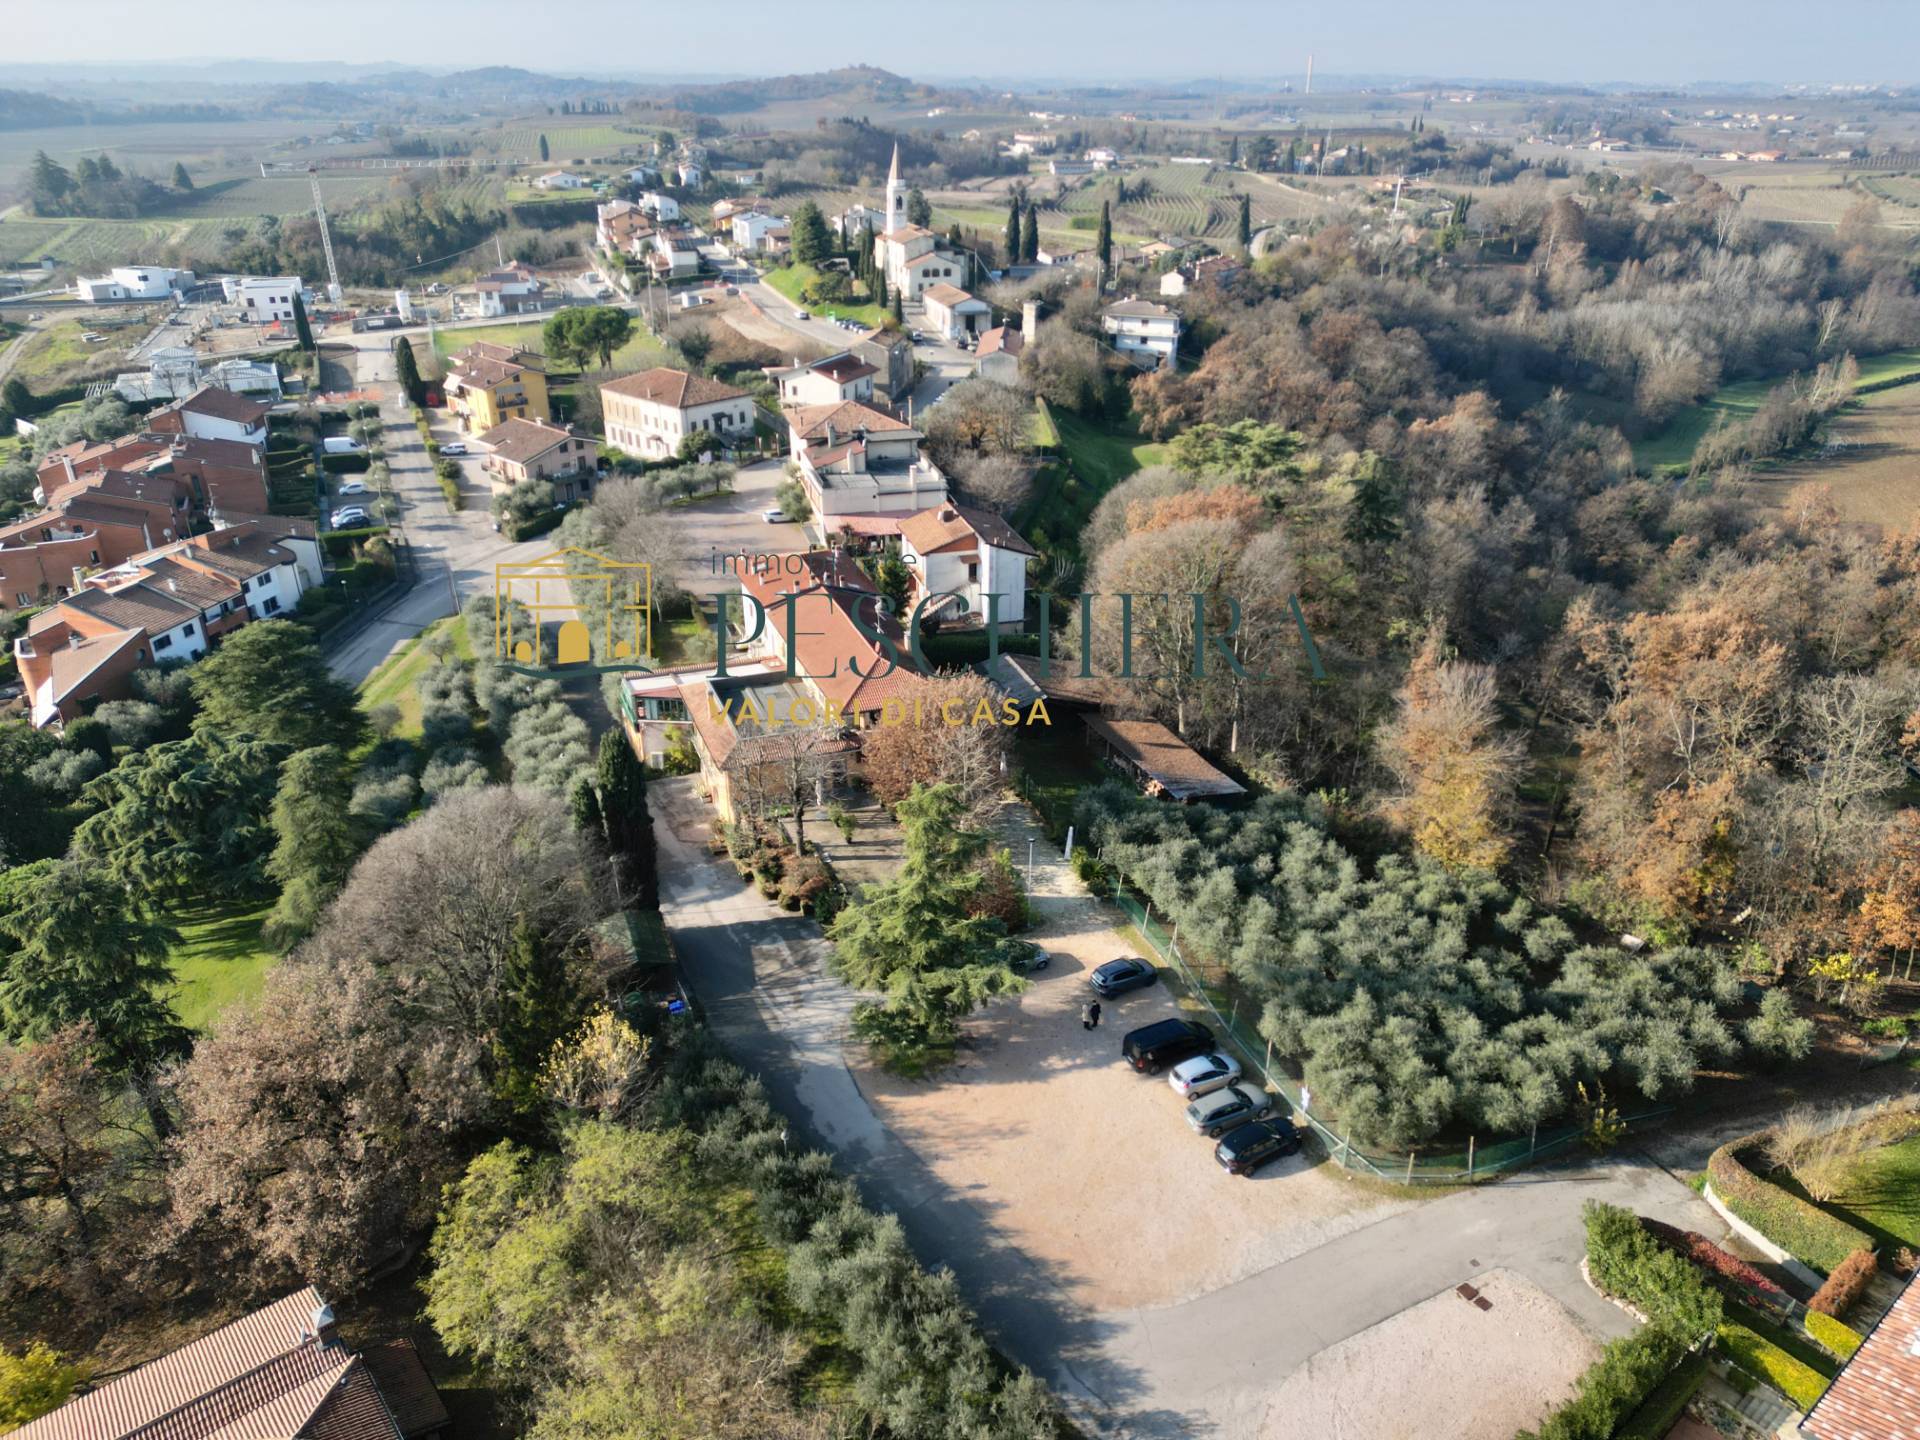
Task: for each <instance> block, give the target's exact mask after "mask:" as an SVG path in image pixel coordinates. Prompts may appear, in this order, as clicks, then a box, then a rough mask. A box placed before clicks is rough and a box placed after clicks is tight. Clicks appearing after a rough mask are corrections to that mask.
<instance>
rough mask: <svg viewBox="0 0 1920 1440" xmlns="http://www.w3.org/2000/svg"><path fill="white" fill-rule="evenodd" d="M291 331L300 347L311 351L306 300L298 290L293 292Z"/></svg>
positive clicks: (311, 343) (310, 326) (311, 333)
mask: <svg viewBox="0 0 1920 1440" xmlns="http://www.w3.org/2000/svg"><path fill="white" fill-rule="evenodd" d="M293 333H294V338H295V339H296V340H297V341H298V342H299V345H300V348H301V349H302V350H305V351H307V352H308V353H309V354H311V353H312V351H313V326H312V325H310V324H308V323H307V302H306V301H305V300H304V299H302V298H301V296H300V292H299V291H297V290H296V291H294V294H293Z"/></svg>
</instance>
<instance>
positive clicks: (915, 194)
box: [907, 185, 933, 229]
mask: <svg viewBox="0 0 1920 1440" xmlns="http://www.w3.org/2000/svg"><path fill="white" fill-rule="evenodd" d="M907 223H908V224H909V225H918V226H920V227H921V228H922V229H925V228H926V227H927V226H929V225H931V224H933V206H931V205H929V204H928V203H927V197H926V196H925V195H922V194H921V193H920V187H919V186H918V185H916V186H914V187H913V189H911V190H909V191H908V192H907Z"/></svg>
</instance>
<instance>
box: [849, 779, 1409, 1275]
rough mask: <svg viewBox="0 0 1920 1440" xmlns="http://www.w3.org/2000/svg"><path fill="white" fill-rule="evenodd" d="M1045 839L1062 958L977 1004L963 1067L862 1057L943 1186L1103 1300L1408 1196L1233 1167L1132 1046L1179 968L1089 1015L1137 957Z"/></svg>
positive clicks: (1278, 1166) (1297, 1164)
mask: <svg viewBox="0 0 1920 1440" xmlns="http://www.w3.org/2000/svg"><path fill="white" fill-rule="evenodd" d="M1024 824H1025V820H1024V811H1022V810H1021V809H1020V808H1019V807H1017V806H1009V807H1008V811H1007V813H1006V816H1005V818H1004V819H1003V826H1002V828H1003V833H1004V834H1005V836H1006V839H1007V841H1008V842H1009V848H1011V849H1012V850H1013V853H1014V855H1015V857H1016V859H1020V860H1024V858H1025V856H1026V853H1027V847H1026V842H1025V839H1024V838H1023V836H1022V833H1021V827H1022V826H1023V825H1024ZM1038 850H1039V854H1040V856H1041V857H1042V858H1041V861H1040V864H1039V866H1038V867H1037V869H1036V873H1035V879H1034V884H1033V893H1034V900H1035V905H1036V909H1037V911H1038V914H1039V924H1038V925H1037V926H1036V928H1035V930H1034V931H1033V932H1031V934H1030V936H1029V938H1031V939H1034V940H1036V941H1038V942H1039V943H1041V944H1043V945H1045V946H1046V948H1047V949H1048V950H1049V951H1050V952H1052V953H1053V955H1054V957H1055V958H1054V960H1053V963H1052V964H1051V966H1050V967H1049V968H1048V969H1047V970H1046V971H1044V972H1043V973H1041V974H1040V975H1038V976H1036V977H1035V980H1034V984H1033V986H1032V988H1030V989H1029V990H1028V991H1027V993H1026V994H1025V995H1023V996H1021V997H1019V998H1018V999H1017V1000H1013V1001H1008V1002H1004V1003H1001V1004H998V1005H996V1006H994V1007H993V1008H992V1009H990V1010H988V1011H986V1012H984V1013H982V1014H981V1015H979V1016H976V1017H975V1018H974V1020H973V1021H971V1022H970V1023H969V1026H968V1043H967V1045H966V1046H965V1048H963V1050H962V1051H961V1057H960V1060H959V1062H958V1063H957V1064H956V1065H954V1066H953V1067H952V1068H950V1069H949V1070H946V1071H944V1072H942V1073H941V1074H940V1075H938V1076H937V1077H935V1078H934V1079H932V1080H930V1081H925V1082H917V1081H908V1080H902V1079H900V1078H899V1077H897V1076H893V1075H889V1074H887V1073H885V1072H883V1071H880V1070H878V1069H876V1068H874V1067H873V1066H872V1065H870V1064H868V1063H866V1062H865V1061H864V1060H863V1059H862V1058H861V1057H860V1055H859V1054H858V1053H857V1051H850V1053H849V1056H848V1059H849V1063H850V1064H851V1065H852V1066H853V1068H854V1074H855V1078H856V1079H857V1080H858V1081H859V1084H860V1086H861V1088H862V1089H863V1090H864V1091H865V1092H866V1094H867V1095H868V1097H869V1099H870V1100H871V1101H872V1103H873V1104H874V1107H875V1109H876V1110H877V1111H878V1112H879V1114H880V1115H881V1118H882V1119H883V1120H884V1121H885V1122H886V1124H887V1125H888V1126H889V1127H890V1128H891V1129H892V1130H893V1131H894V1133H895V1134H897V1135H898V1136H899V1137H900V1138H901V1139H902V1140H905V1141H906V1142H907V1143H908V1144H910V1145H911V1146H912V1147H913V1148H914V1150H915V1151H916V1152H917V1153H918V1154H919V1155H920V1156H922V1157H923V1158H924V1159H925V1160H926V1162H927V1164H928V1165H929V1166H931V1167H932V1168H933V1170H934V1171H935V1172H936V1173H937V1174H938V1176H939V1177H940V1179H941V1180H942V1181H944V1182H945V1183H946V1184H947V1185H949V1186H950V1187H952V1189H953V1190H954V1191H955V1192H956V1193H959V1194H964V1195H967V1196H970V1197H971V1198H972V1199H973V1202H974V1203H975V1204H976V1205H977V1206H979V1207H980V1208H981V1209H982V1210H983V1211H984V1212H985V1213H986V1214H987V1215H988V1217H989V1219H990V1220H991V1222H992V1223H993V1224H994V1225H995V1226H996V1227H997V1228H999V1229H1001V1230H1002V1231H1004V1232H1005V1234H1006V1235H1007V1236H1008V1238H1009V1239H1010V1240H1011V1241H1012V1242H1013V1243H1014V1244H1015V1245H1016V1246H1018V1247H1019V1248H1020V1249H1021V1250H1022V1251H1023V1252H1024V1253H1026V1254H1027V1255H1029V1256H1031V1257H1033V1259H1034V1260H1035V1261H1036V1262H1038V1263H1039V1264H1041V1265H1043V1266H1045V1267H1046V1268H1047V1269H1048V1270H1049V1271H1050V1272H1051V1273H1052V1275H1053V1277H1054V1278H1055V1279H1056V1281H1057V1282H1058V1283H1059V1284H1060V1285H1061V1286H1062V1287H1063V1288H1064V1289H1065V1290H1066V1291H1067V1293H1068V1294H1069V1295H1070V1296H1071V1297H1072V1298H1073V1299H1074V1300H1076V1301H1078V1302H1079V1303H1080V1304H1083V1305H1085V1306H1087V1307H1089V1308H1090V1309H1093V1310H1095V1311H1109V1310H1120V1309H1136V1308H1142V1307H1151V1306H1158V1305H1168V1304H1173V1303H1175V1302H1177V1301H1180V1300H1183V1299H1186V1298H1188V1297H1190V1296H1193V1295H1197V1294H1202V1293H1204V1292H1206V1291H1209V1290H1213V1289H1216V1288H1218V1287H1219V1286H1222V1285H1226V1284H1230V1283H1232V1282H1233V1281H1235V1280H1238V1279H1241V1278H1243V1277H1244V1276H1247V1275H1251V1274H1254V1273H1256V1272H1257V1271H1260V1270H1263V1269H1265V1268H1267V1267H1268V1266H1270V1265H1275V1264H1278V1263H1279V1262H1281V1261H1283V1260H1286V1259H1288V1258H1290V1257H1292V1256H1294V1255H1298V1254H1300V1253H1301V1252H1303V1251H1305V1250H1309V1249H1311V1248H1313V1247H1314V1246H1316V1245H1320V1244H1322V1243H1324V1242H1325V1241H1327V1240H1330V1239H1332V1238H1333V1237H1335V1236H1336V1235H1341V1234H1344V1233H1346V1232H1347V1231H1350V1230H1353V1229H1357V1228H1358V1227H1360V1226H1362V1225H1366V1224H1369V1223H1371V1222H1373V1221H1375V1220H1380V1219H1383V1218H1385V1217H1386V1216H1388V1215H1391V1214H1393V1213H1395V1212H1396V1211H1398V1210H1402V1209H1406V1208H1408V1206H1409V1205H1410V1204H1411V1203H1412V1202H1408V1201H1401V1200H1388V1199H1383V1198H1382V1197H1380V1196H1379V1195H1377V1194H1375V1193H1374V1192H1372V1191H1370V1190H1366V1189H1363V1188H1362V1187H1361V1186H1359V1185H1358V1184H1356V1183H1354V1182H1351V1181H1349V1180H1347V1179H1346V1178H1345V1177H1344V1176H1343V1175H1342V1174H1341V1173H1340V1172H1339V1171H1338V1170H1336V1169H1334V1168H1333V1167H1332V1166H1327V1165H1322V1166H1318V1167H1315V1166H1313V1165H1311V1164H1310V1163H1309V1162H1308V1161H1307V1160H1306V1159H1303V1158H1302V1157H1299V1156H1294V1157H1292V1158H1289V1159H1285V1160H1278V1161H1275V1162H1273V1163H1271V1164H1269V1165H1268V1166H1267V1167H1266V1168H1265V1169H1263V1170H1261V1171H1260V1172H1259V1173H1258V1174H1257V1175H1255V1176H1253V1177H1252V1178H1238V1177H1234V1176H1230V1175H1228V1174H1227V1173H1226V1172H1225V1171H1224V1170H1222V1169H1221V1168H1220V1167H1219V1166H1218V1165H1217V1164H1216V1163H1215V1162H1214V1159H1213V1145H1212V1142H1210V1141H1207V1140H1203V1139H1202V1138H1200V1137H1199V1136H1198V1135H1196V1134H1194V1133H1193V1131H1192V1130H1190V1129H1189V1128H1188V1127H1187V1124H1186V1120H1185V1117H1184V1116H1183V1114H1182V1110H1183V1108H1184V1102H1183V1101H1182V1100H1181V1099H1180V1097H1179V1096H1177V1095H1175V1094H1174V1093H1173V1091H1172V1090H1171V1089H1170V1088H1169V1087H1168V1085H1167V1081H1166V1077H1165V1076H1164V1075H1162V1076H1156V1077H1149V1076H1145V1075H1136V1074H1135V1073H1134V1072H1133V1071H1132V1070H1131V1069H1130V1068H1129V1067H1128V1065H1127V1064H1126V1062H1125V1061H1124V1060H1122V1059H1121V1057H1120V1041H1121V1037H1122V1036H1123V1035H1124V1034H1125V1033H1126V1032H1127V1031H1128V1030H1131V1029H1134V1028H1136V1027H1138V1026H1141V1025H1145V1024H1148V1023H1150V1022H1152V1021H1154V1020H1159V1019H1162V1018H1164V1017H1166V1016H1169V1015H1173V1014H1175V1013H1177V1007H1176V1004H1175V1000H1174V996H1173V994H1172V993H1171V992H1170V991H1169V989H1168V988H1167V986H1166V984H1165V983H1164V979H1163V981H1162V983H1160V984H1157V985H1155V986H1153V987H1152V988H1150V989H1146V990H1136V991H1134V992H1132V993H1131V994H1128V995H1125V996H1122V997H1121V998H1119V999H1117V1000H1113V1001H1107V1002H1103V1009H1104V1013H1103V1015H1102V1018H1101V1023H1100V1028H1099V1029H1098V1030H1096V1031H1093V1032H1091V1033H1089V1032H1087V1031H1085V1030H1083V1029H1082V1028H1081V1024H1080V1009H1081V1006H1082V1005H1084V1004H1085V1003H1086V1001H1087V1000H1088V999H1089V998H1090V993H1091V992H1089V991H1088V989H1087V985H1086V977H1087V973H1088V972H1089V971H1090V970H1092V969H1093V967H1094V966H1096V965H1100V964H1103V963H1105V962H1106V961H1108V960H1112V959H1114V958H1116V957H1117V956H1120V955H1124V954H1129V953H1137V952H1135V951H1133V950H1132V949H1131V948H1130V947H1129V946H1128V944H1127V942H1126V941H1125V940H1124V939H1122V938H1121V937H1120V936H1119V935H1117V934H1115V933H1114V931H1113V930H1112V928H1111V926H1112V922H1113V914H1112V912H1111V911H1109V910H1108V909H1107V908H1106V907H1104V906H1102V905H1101V904H1099V903H1098V902H1096V901H1094V900H1091V899H1089V898H1087V897H1086V896H1085V894H1084V892H1082V891H1081V890H1080V887H1079V884H1078V882H1077V881H1076V880H1074V878H1073V876H1072V874H1071V872H1070V871H1069V870H1068V869H1067V867H1066V866H1065V865H1063V864H1061V863H1059V861H1058V860H1057V859H1051V860H1049V859H1048V858H1046V857H1047V856H1048V847H1047V846H1046V844H1045V842H1044V840H1043V841H1042V844H1041V845H1040V846H1039V847H1038ZM1242 1058H1243V1059H1244V1057H1242Z"/></svg>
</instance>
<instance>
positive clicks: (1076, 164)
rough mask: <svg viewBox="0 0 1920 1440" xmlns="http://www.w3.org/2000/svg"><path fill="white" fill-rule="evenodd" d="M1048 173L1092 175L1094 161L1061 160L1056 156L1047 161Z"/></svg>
mask: <svg viewBox="0 0 1920 1440" xmlns="http://www.w3.org/2000/svg"><path fill="white" fill-rule="evenodd" d="M1047 173H1048V174H1049V175H1091V174H1092V173H1093V162H1092V161H1091V160H1061V159H1059V158H1057V157H1056V158H1054V159H1052V160H1049V161H1048V162H1047Z"/></svg>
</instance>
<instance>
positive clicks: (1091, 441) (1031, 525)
mask: <svg viewBox="0 0 1920 1440" xmlns="http://www.w3.org/2000/svg"><path fill="white" fill-rule="evenodd" d="M1052 419H1053V427H1054V431H1055V434H1056V436H1057V437H1058V438H1057V442H1056V443H1057V445H1058V449H1059V453H1060V454H1061V455H1062V456H1063V457H1064V458H1065V459H1066V461H1067V462H1068V464H1067V465H1059V464H1054V465H1046V466H1043V467H1042V468H1041V471H1040V475H1039V479H1038V480H1037V482H1036V483H1035V485H1034V487H1033V497H1032V499H1030V500H1028V502H1027V504H1026V507H1025V509H1023V510H1022V511H1021V512H1020V514H1019V515H1018V516H1016V517H1015V521H1014V524H1015V528H1016V529H1018V530H1019V531H1020V532H1021V533H1022V534H1024V535H1026V536H1027V537H1028V538H1029V539H1031V538H1032V537H1033V534H1034V532H1035V529H1036V528H1038V529H1039V530H1041V531H1043V532H1044V537H1045V540H1046V543H1045V544H1040V542H1038V541H1036V542H1035V543H1036V544H1037V545H1039V548H1040V549H1041V550H1042V551H1043V552H1045V553H1046V554H1048V555H1067V556H1070V557H1072V558H1074V559H1076V560H1077V559H1078V557H1079V550H1080V532H1081V531H1082V530H1084V529H1085V528H1086V524H1087V520H1088V519H1089V517H1091V516H1092V514H1093V508H1094V506H1096V505H1098V504H1099V503H1100V500H1101V498H1102V497H1103V496H1104V495H1105V494H1106V493H1107V492H1108V491H1109V490H1111V489H1112V488H1113V487H1114V486H1115V485H1118V484H1119V483H1120V482H1121V481H1122V480H1124V479H1126V478H1127V476H1129V475H1131V474H1133V473H1134V472H1135V471H1137V470H1141V469H1144V468H1145V467H1146V466H1148V465H1157V464H1159V463H1160V462H1161V461H1162V460H1163V459H1164V458H1165V456H1166V453H1167V447H1166V446H1164V445H1156V444H1154V443H1153V442H1152V441H1149V440H1142V439H1141V438H1140V433H1139V432H1138V431H1137V430H1135V429H1134V428H1133V426H1132V424H1131V423H1128V424H1127V425H1126V426H1125V427H1124V428H1118V429H1116V428H1112V427H1109V426H1105V425H1096V424H1094V423H1093V422H1091V421H1088V420H1083V419H1081V417H1080V416H1078V415H1074V414H1071V413H1070V412H1068V411H1065V410H1056V411H1053V412H1052ZM1036 438H1037V436H1036ZM1069 467H1070V468H1069Z"/></svg>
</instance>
